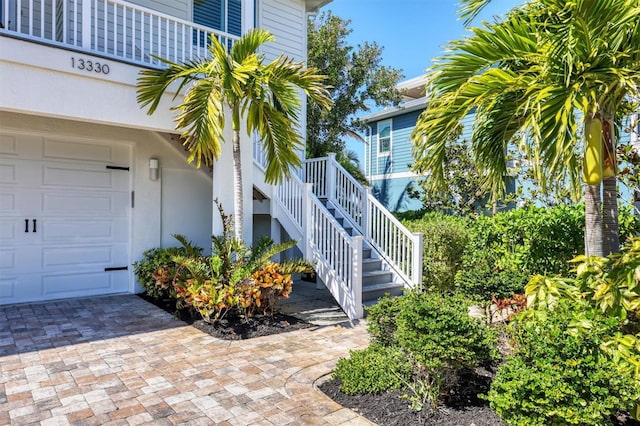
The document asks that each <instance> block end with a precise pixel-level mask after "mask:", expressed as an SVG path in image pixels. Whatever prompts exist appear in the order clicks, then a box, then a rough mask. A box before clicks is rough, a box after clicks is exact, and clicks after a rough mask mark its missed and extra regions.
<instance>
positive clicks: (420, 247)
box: [411, 232, 424, 289]
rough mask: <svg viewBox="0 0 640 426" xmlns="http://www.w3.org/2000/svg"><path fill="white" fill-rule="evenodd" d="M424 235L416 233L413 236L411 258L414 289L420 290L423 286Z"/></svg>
mask: <svg viewBox="0 0 640 426" xmlns="http://www.w3.org/2000/svg"><path fill="white" fill-rule="evenodd" d="M423 240H424V234H422V233H420V232H416V233H414V234H413V253H411V257H412V258H413V265H412V267H411V269H412V271H411V272H412V274H411V275H413V276H412V278H413V280H412V281H413V286H414V287H413V288H418V289H419V288H420V286H422V256H423V254H422V253H423V251H424V242H423Z"/></svg>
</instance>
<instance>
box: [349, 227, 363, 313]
mask: <svg viewBox="0 0 640 426" xmlns="http://www.w3.org/2000/svg"><path fill="white" fill-rule="evenodd" d="M362 243H363V238H362V237H361V236H359V235H357V236H355V237H353V239H352V244H353V246H352V250H353V251H352V253H353V258H352V261H353V263H352V265H351V296H352V297H353V299H352V300H353V305H354V306H353V310H352V311H351V312H350V313H348V315H349V319H352V320H354V319H360V318H362V317H364V309H363V307H362V256H363V255H362V251H363V250H362Z"/></svg>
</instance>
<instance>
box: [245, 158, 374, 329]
mask: <svg viewBox="0 0 640 426" xmlns="http://www.w3.org/2000/svg"><path fill="white" fill-rule="evenodd" d="M258 159H259V158H255V157H254V161H257V160H258ZM274 202H276V203H277V205H278V207H279V209H278V211H281V212H284V214H285V215H286V218H287V219H288V220H287V221H286V222H287V223H293V226H295V228H296V229H297V231H298V232H299V233H300V235H302V239H303V241H301V242H300V243H301V247H300V248H301V250H302V252H303V254H304V256H305V258H307V259H309V260H311V261H313V262H314V264H315V270H316V273H317V274H318V276H319V278H320V279H321V280H322V281H323V282H324V283H325V285H326V286H327V288H328V289H329V291H330V292H331V294H332V295H333V297H334V298H335V299H336V301H338V303H340V306H341V307H342V309H343V310H344V311H345V313H346V314H347V315H348V316H349V318H351V319H357V318H362V316H363V307H362V237H351V236H350V235H349V234H347V232H346V231H345V230H344V228H342V226H340V224H339V223H338V221H337V220H336V219H335V218H334V217H333V216H331V214H330V213H329V211H328V210H327V209H326V207H325V206H323V205H322V203H321V202H320V200H318V198H317V197H316V196H315V195H314V194H313V191H312V185H311V184H309V183H304V182H302V180H301V179H300V178H299V177H298V176H297V175H296V174H292V175H291V177H289V178H287V179H284V181H283V182H282V183H281V184H279V185H278V186H277V187H276V189H275V191H274ZM281 223H282V222H281Z"/></svg>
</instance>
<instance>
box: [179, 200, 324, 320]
mask: <svg viewBox="0 0 640 426" xmlns="http://www.w3.org/2000/svg"><path fill="white" fill-rule="evenodd" d="M216 204H217V206H218V210H219V213H220V217H221V218H222V224H223V233H222V235H218V236H214V237H213V238H212V240H213V253H212V255H211V256H205V257H202V256H200V257H184V256H176V257H174V258H173V261H174V262H175V263H177V264H178V265H179V267H178V269H177V271H176V274H175V275H174V276H173V281H172V282H173V287H174V288H175V291H176V296H177V297H178V299H179V300H181V301H182V302H183V303H184V304H186V305H187V306H190V307H192V308H193V309H195V310H196V311H197V312H198V313H200V315H202V317H203V319H204V320H205V321H208V322H215V321H217V320H220V319H222V318H223V317H224V316H225V315H227V314H228V313H229V312H235V313H238V314H240V315H241V316H243V317H244V318H249V317H251V316H253V315H254V314H255V313H256V312H260V313H262V314H267V315H268V314H273V312H274V308H275V304H276V302H277V301H278V300H279V299H281V298H287V297H289V293H290V292H291V287H292V280H291V274H294V273H310V272H312V271H313V269H312V267H311V265H310V264H309V262H307V261H306V260H304V259H291V260H287V261H284V262H281V263H274V262H273V261H272V260H271V258H272V257H273V256H275V255H276V254H278V253H280V252H282V251H285V250H288V249H290V248H291V247H293V246H294V245H295V244H296V242H295V241H289V242H285V243H280V244H274V242H273V241H272V240H271V239H270V238H269V237H264V238H262V239H261V240H260V241H259V242H258V243H257V244H256V245H255V246H254V247H253V248H249V247H247V246H245V244H244V241H242V240H239V239H237V238H235V237H234V236H233V221H232V219H231V216H228V215H226V214H225V212H224V210H223V209H222V206H221V205H220V203H219V202H218V201H217V200H216Z"/></svg>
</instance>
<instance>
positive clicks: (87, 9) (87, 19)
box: [82, 0, 106, 50]
mask: <svg viewBox="0 0 640 426" xmlns="http://www.w3.org/2000/svg"><path fill="white" fill-rule="evenodd" d="M92 1H93V0H82V47H83V48H84V49H87V50H89V49H91V24H92V21H93V20H92V19H91V3H92ZM105 7H106V4H105Z"/></svg>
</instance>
